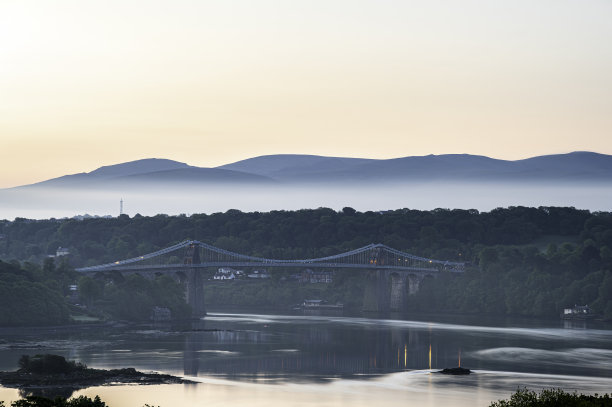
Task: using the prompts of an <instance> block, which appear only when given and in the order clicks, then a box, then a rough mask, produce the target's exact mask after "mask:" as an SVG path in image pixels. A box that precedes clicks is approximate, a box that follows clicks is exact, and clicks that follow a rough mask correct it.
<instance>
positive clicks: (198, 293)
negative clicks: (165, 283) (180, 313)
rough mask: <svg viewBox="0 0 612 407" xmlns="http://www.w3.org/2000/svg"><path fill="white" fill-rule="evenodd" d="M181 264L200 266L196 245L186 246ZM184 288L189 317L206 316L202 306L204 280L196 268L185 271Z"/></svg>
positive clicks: (198, 251)
mask: <svg viewBox="0 0 612 407" xmlns="http://www.w3.org/2000/svg"><path fill="white" fill-rule="evenodd" d="M183 264H185V265H194V266H195V265H197V264H200V250H199V246H198V245H197V244H193V243H192V244H190V245H189V246H187V249H186V251H185V257H184V258H183ZM185 288H186V290H185V291H186V294H187V295H186V296H187V304H189V305H190V306H191V312H192V314H191V315H192V316H194V317H203V316H204V315H206V306H205V305H204V279H203V278H202V273H201V272H199V271H198V269H197V267H190V268H188V269H187V282H186V287H185Z"/></svg>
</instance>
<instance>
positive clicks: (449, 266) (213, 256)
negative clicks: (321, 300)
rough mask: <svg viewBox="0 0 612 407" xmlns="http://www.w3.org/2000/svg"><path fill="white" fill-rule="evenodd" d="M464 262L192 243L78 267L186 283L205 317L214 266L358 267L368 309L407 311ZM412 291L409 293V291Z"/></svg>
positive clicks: (379, 247) (395, 253) (388, 252)
mask: <svg viewBox="0 0 612 407" xmlns="http://www.w3.org/2000/svg"><path fill="white" fill-rule="evenodd" d="M464 266H465V265H464V263H459V262H450V261H442V260H435V259H428V258H424V257H419V256H415V255H412V254H409V253H405V252H402V251H399V250H396V249H393V248H391V247H388V246H385V245H383V244H370V245H367V246H364V247H361V248H359V249H356V250H351V251H349V252H345V253H340V254H337V255H333V256H327V257H320V258H313V259H301V260H288V259H268V258H262V257H254V256H247V255H244V254H239V253H234V252H230V251H228V250H224V249H220V248H218V247H214V246H211V245H209V244H206V243H203V242H200V241H197V240H186V241H184V242H181V243H178V244H176V245H174V246H170V247H167V248H165V249H162V250H158V251H156V252H153V253H149V254H145V255H142V256H138V257H134V258H131V259H127V260H118V261H115V262H112V263H106V264H101V265H97V266H91V267H83V268H79V269H77V271H78V272H80V273H87V274H104V273H117V272H118V273H122V274H125V273H139V274H149V275H158V274H170V275H172V276H174V277H175V278H176V279H178V280H179V281H181V282H184V283H185V288H186V293H187V295H186V297H187V302H188V303H189V304H190V305H191V307H192V309H193V311H194V315H196V316H198V315H200V316H201V315H205V314H206V310H205V307H204V289H203V287H204V281H203V278H202V273H201V270H203V269H205V268H208V267H265V268H272V269H273V268H324V269H329V270H335V269H353V270H355V271H356V272H358V271H359V270H362V271H365V272H367V273H368V275H367V281H368V284H367V286H366V290H365V298H364V309H365V310H367V311H383V312H384V311H389V310H401V309H403V306H404V303H405V300H406V298H405V297H406V295H405V293H406V291H408V293H409V294H413V293H415V292H416V291H417V290H418V287H419V284H420V282H421V281H422V280H423V278H425V277H426V276H432V277H435V276H436V275H438V274H439V273H442V272H463V271H464ZM406 288H407V289H406Z"/></svg>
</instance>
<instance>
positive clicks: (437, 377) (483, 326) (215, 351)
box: [0, 311, 612, 407]
mask: <svg viewBox="0 0 612 407" xmlns="http://www.w3.org/2000/svg"><path fill="white" fill-rule="evenodd" d="M37 353H55V354H60V355H63V356H66V357H67V358H70V359H76V360H79V361H81V362H83V363H86V364H87V365H88V366H90V367H95V368H117V367H135V368H136V369H138V370H143V371H157V372H163V373H169V374H174V375H180V376H185V377H187V378H190V379H192V380H193V381H195V382H197V383H196V384H180V385H177V384H172V385H150V386H137V385H130V386H126V385H115V386H103V387H92V388H88V389H84V390H79V391H77V392H75V393H74V394H73V395H80V394H85V395H88V396H94V395H96V394H97V395H100V396H101V398H102V399H103V400H104V401H105V402H106V403H107V404H108V405H109V406H111V407H128V406H130V407H141V406H143V405H144V404H145V403H148V404H150V405H155V406H160V407H172V406H185V407H192V406H194V407H195V406H217V405H218V406H228V405H231V406H251V407H252V406H264V405H265V406H315V405H316V406H318V407H320V406H345V405H346V406H348V405H350V406H353V407H355V406H372V405H373V404H378V405H381V406H382V405H385V406H386V405H393V404H399V403H401V404H402V405H409V406H440V405H445V404H446V405H453V406H466V407H467V406H488V405H489V404H490V403H491V401H494V400H498V399H502V398H508V397H509V396H510V394H511V393H512V392H514V391H515V390H516V389H517V388H519V387H520V388H522V387H527V388H530V389H534V390H540V389H543V388H551V387H560V388H563V389H565V390H570V391H573V390H577V391H579V392H584V393H600V394H601V393H605V392H611V391H612V329H610V327H609V326H604V325H593V324H591V325H587V324H586V323H583V322H577V323H573V322H570V323H567V322H566V323H564V322H562V321H534V320H527V321H507V320H505V321H501V322H500V321H495V320H490V321H489V320H487V319H484V318H478V319H473V318H472V319H469V318H459V317H448V316H447V317H444V316H437V317H426V318H424V317H418V316H412V317H404V318H403V319H402V318H400V317H395V318H388V319H378V318H367V317H363V316H352V317H350V316H340V315H303V314H300V315H272V314H262V313H246V312H235V311H234V312H211V313H209V315H208V316H207V317H206V318H204V319H203V320H201V321H198V322H196V323H194V324H189V325H178V326H168V325H159V326H151V325H147V326H133V325H129V326H124V327H112V328H111V327H82V328H78V329H74V328H71V329H46V330H41V329H6V328H5V329H3V330H1V331H0V370H14V369H16V368H17V361H18V359H19V357H20V356H21V355H22V354H29V355H34V354H37ZM459 363H460V364H461V366H463V367H467V368H470V369H472V370H473V371H474V373H473V374H471V375H469V376H446V375H441V374H436V373H432V372H431V371H430V369H432V370H436V369H441V368H444V367H455V366H457V365H458V364H459ZM17 398H19V392H18V391H17V390H15V389H8V388H1V387H0V400H5V401H6V402H9V401H11V400H15V399H17ZM7 404H8V403H7Z"/></svg>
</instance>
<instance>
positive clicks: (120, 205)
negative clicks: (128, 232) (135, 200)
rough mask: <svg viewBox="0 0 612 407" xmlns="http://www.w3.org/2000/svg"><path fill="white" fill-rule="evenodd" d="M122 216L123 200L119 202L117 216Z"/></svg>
mask: <svg viewBox="0 0 612 407" xmlns="http://www.w3.org/2000/svg"><path fill="white" fill-rule="evenodd" d="M121 215H123V198H121V200H120V201H119V216H121Z"/></svg>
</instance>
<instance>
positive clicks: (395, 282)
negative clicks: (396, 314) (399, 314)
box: [363, 270, 425, 313]
mask: <svg viewBox="0 0 612 407" xmlns="http://www.w3.org/2000/svg"><path fill="white" fill-rule="evenodd" d="M367 273H368V274H367V277H366V286H365V290H364V298H363V311H366V312H382V313H386V312H389V311H403V310H404V309H405V308H406V300H407V297H408V296H409V295H414V294H416V293H417V292H418V291H419V286H420V284H421V281H423V279H424V278H425V275H424V274H420V273H419V274H414V272H410V273H407V272H404V271H397V270H368V272H367Z"/></svg>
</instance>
